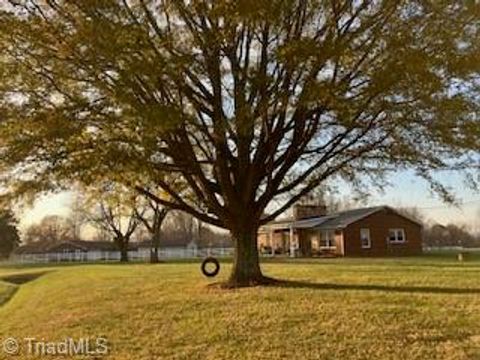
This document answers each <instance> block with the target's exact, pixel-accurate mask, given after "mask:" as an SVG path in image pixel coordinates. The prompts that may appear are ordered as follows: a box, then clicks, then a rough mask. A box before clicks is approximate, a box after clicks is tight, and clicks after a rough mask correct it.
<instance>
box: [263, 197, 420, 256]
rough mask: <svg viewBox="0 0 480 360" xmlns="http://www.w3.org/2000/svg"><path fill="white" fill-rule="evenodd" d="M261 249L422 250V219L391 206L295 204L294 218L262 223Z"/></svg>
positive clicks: (306, 252) (299, 252)
mask: <svg viewBox="0 0 480 360" xmlns="http://www.w3.org/2000/svg"><path fill="white" fill-rule="evenodd" d="M258 245H259V249H260V251H261V252H262V253H264V254H272V255H275V254H289V255H290V256H315V255H323V256H325V255H330V256H402V255H417V254H421V253H422V225H421V224H420V223H419V222H417V221H416V220H414V219H411V218H409V217H408V216H405V215H402V214H400V213H399V212H397V211H396V210H395V209H393V208H391V207H388V206H377V207H369V208H361V209H354V210H348V211H343V212H339V213H335V214H326V212H325V207H321V206H304V205H302V206H297V207H296V208H295V209H294V216H293V218H292V219H286V220H279V221H274V222H271V223H268V224H266V225H264V226H262V227H261V228H260V230H259V233H258Z"/></svg>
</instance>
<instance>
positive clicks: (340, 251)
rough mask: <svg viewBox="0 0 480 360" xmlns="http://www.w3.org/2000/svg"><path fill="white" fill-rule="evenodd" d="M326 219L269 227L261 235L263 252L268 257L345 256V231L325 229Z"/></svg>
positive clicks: (285, 223)
mask: <svg viewBox="0 0 480 360" xmlns="http://www.w3.org/2000/svg"><path fill="white" fill-rule="evenodd" d="M326 220H328V219H325V218H314V219H304V220H298V221H282V222H277V223H272V224H268V225H265V226H263V227H262V228H261V229H260V231H259V234H258V246H259V250H260V252H261V253H262V254H263V255H266V256H277V255H280V256H281V255H283V256H290V257H309V256H326V255H331V256H343V255H344V241H343V231H342V230H341V229H328V228H322V226H321V225H322V223H323V222H325V221H326Z"/></svg>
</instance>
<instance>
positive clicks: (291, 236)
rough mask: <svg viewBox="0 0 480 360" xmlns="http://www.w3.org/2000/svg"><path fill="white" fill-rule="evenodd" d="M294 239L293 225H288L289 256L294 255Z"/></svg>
mask: <svg viewBox="0 0 480 360" xmlns="http://www.w3.org/2000/svg"><path fill="white" fill-rule="evenodd" d="M295 245H296V244H295V239H294V233H293V226H292V225H290V257H292V258H293V257H295V248H296V246H295Z"/></svg>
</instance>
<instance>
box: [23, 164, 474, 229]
mask: <svg viewBox="0 0 480 360" xmlns="http://www.w3.org/2000/svg"><path fill="white" fill-rule="evenodd" d="M439 179H440V180H442V182H443V183H444V184H445V185H447V186H449V187H450V188H451V189H452V190H453V192H454V194H455V195H456V196H457V198H458V199H459V200H460V201H461V202H462V203H463V205H462V206H460V207H459V208H457V207H454V206H452V205H448V204H445V203H444V202H442V201H441V200H440V199H439V197H438V195H435V194H432V193H431V191H430V190H429V186H428V184H427V183H425V182H424V181H423V180H421V179H419V178H417V177H415V176H414V175H412V173H411V172H406V171H403V172H399V173H396V174H394V175H393V176H392V177H390V183H391V186H389V187H388V188H386V189H385V191H384V192H383V193H382V192H380V191H375V190H374V191H372V193H371V194H372V195H371V197H370V199H369V201H368V204H365V205H366V206H369V205H390V206H392V207H417V208H418V209H419V210H421V212H422V213H423V214H424V215H425V216H426V218H427V219H428V220H431V221H435V222H439V223H441V224H446V223H449V222H455V223H458V224H465V225H467V226H469V227H470V228H471V229H473V230H475V231H478V232H480V192H478V191H477V192H475V191H473V190H471V189H469V188H468V187H467V186H466V184H465V183H464V179H463V178H462V176H460V175H452V174H449V175H444V176H443V178H442V177H439ZM339 195H340V198H342V199H343V198H345V196H347V195H348V193H341V194H339ZM71 202H72V196H71V194H70V193H68V192H64V193H60V194H55V195H47V196H43V197H41V198H40V199H38V200H37V201H36V203H35V205H34V206H33V208H31V209H28V210H26V211H25V212H24V213H23V216H21V218H20V225H21V227H22V228H25V227H26V226H28V225H29V224H31V223H35V222H39V221H40V220H41V219H42V217H44V216H46V215H67V214H68V211H69V207H70V205H71Z"/></svg>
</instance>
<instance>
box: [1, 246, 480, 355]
mask: <svg viewBox="0 0 480 360" xmlns="http://www.w3.org/2000/svg"><path fill="white" fill-rule="evenodd" d="M263 269H264V272H265V274H267V275H269V276H274V277H278V278H284V279H289V280H292V281H294V282H292V283H291V285H290V286H284V287H257V288H248V289H240V290H220V289H216V288H212V287H208V286H207V285H208V284H209V283H210V282H211V281H210V280H207V279H205V278H204V277H202V276H201V274H200V271H199V264H197V263H167V264H159V265H146V264H145V265H141V264H134V265H116V264H111V265H81V266H65V267H59V266H57V267H49V268H48V269H42V268H41V267H38V266H37V267H35V268H33V269H32V268H27V267H25V268H22V267H13V268H12V267H5V268H0V279H1V278H2V277H5V276H11V275H12V274H15V275H18V274H20V273H22V272H29V273H31V272H38V271H44V270H49V272H47V273H45V274H43V275H42V276H41V277H39V278H37V279H35V280H33V281H30V282H26V283H23V284H9V283H8V282H5V279H4V280H3V281H2V280H0V281H2V282H0V299H1V297H2V294H5V293H8V292H9V291H11V288H12V287H16V288H17V291H16V292H15V294H14V295H13V296H12V298H11V299H10V300H9V301H8V302H6V303H5V304H4V305H3V306H1V307H0V341H1V339H4V338H6V337H10V336H13V337H16V338H17V339H23V338H25V337H35V338H37V339H43V340H45V341H60V340H63V339H64V338H65V337H72V338H80V337H90V338H95V337H106V338H107V339H108V340H109V344H110V346H111V350H110V354H109V356H107V357H106V358H108V359H132V360H133V359H135V360H139V359H283V358H285V359H342V360H343V359H382V360H384V359H385V360H387V359H405V360H410V359H422V360H424V359H429V360H430V359H480V260H479V259H478V258H477V259H474V258H471V259H470V261H467V262H464V263H458V262H456V261H454V260H453V259H452V258H449V259H447V258H444V257H436V256H429V257H422V258H410V259H407V258H404V259H399V260H396V259H331V260H322V259H311V260H296V261H294V262H291V261H287V262H266V263H264V265H263ZM229 270H230V264H223V267H222V270H221V276H219V278H217V279H215V281H219V280H222V279H225V278H226V276H227V275H228V272H229ZM17 277H18V276H17ZM8 279H9V278H8V277H7V280H8ZM10 280H11V278H10ZM27 280H30V279H27ZM0 303H1V300H0ZM2 356H4V355H3V354H2V351H1V348H0V359H9V357H5V356H4V357H2ZM15 358H16V359H18V358H21V359H24V358H25V359H27V358H28V357H27V356H26V355H25V354H22V355H20V357H18V356H17V357H15ZM10 359H13V357H10Z"/></svg>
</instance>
